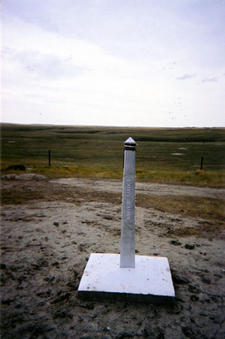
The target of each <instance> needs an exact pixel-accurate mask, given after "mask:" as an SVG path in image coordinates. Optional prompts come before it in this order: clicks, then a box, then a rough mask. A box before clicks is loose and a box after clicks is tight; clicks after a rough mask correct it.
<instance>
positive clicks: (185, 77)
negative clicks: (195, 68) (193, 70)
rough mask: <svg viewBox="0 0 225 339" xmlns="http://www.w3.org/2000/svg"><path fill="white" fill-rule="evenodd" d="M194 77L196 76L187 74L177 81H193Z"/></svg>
mask: <svg viewBox="0 0 225 339" xmlns="http://www.w3.org/2000/svg"><path fill="white" fill-rule="evenodd" d="M194 77H195V74H188V73H185V74H183V75H181V76H180V77H177V78H176V79H177V80H187V79H192V78H194Z"/></svg>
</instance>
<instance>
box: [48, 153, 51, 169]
mask: <svg viewBox="0 0 225 339" xmlns="http://www.w3.org/2000/svg"><path fill="white" fill-rule="evenodd" d="M48 166H49V167H51V150H48Z"/></svg>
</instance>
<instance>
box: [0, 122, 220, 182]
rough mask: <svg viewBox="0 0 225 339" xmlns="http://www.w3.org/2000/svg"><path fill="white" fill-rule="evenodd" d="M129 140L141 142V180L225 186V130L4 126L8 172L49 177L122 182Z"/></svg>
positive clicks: (138, 158) (138, 157) (138, 159)
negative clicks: (22, 169)
mask: <svg viewBox="0 0 225 339" xmlns="http://www.w3.org/2000/svg"><path fill="white" fill-rule="evenodd" d="M129 136H132V137H133V138H134V139H135V140H136V142H137V154H136V167H137V180H142V181H154V182H156V181H157V182H167V183H184V184H195V185H208V186H217V187H219V186H225V128H125V127H124V128H118V127H96V126H95V127H87V126H83V127H81V126H53V125H51V126H50V125H49V126H48V125H16V124H2V125H1V142H2V169H3V173H6V172H7V171H6V170H5V169H6V168H7V167H8V166H9V165H13V164H24V165H25V166H26V168H27V171H33V172H37V173H43V174H45V175H47V176H50V177H60V176H79V177H97V178H121V177H122V166H123V142H124V141H125V140H126V139H127V138H128V137H129ZM48 150H51V154H52V157H51V158H52V166H51V168H49V166H48ZM201 157H204V163H203V171H200V170H199V168H200V160H201Z"/></svg>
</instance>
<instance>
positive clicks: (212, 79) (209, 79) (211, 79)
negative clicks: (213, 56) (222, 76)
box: [202, 77, 218, 82]
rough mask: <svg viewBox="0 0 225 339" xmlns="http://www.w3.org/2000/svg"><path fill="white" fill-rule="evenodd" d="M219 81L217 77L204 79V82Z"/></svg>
mask: <svg viewBox="0 0 225 339" xmlns="http://www.w3.org/2000/svg"><path fill="white" fill-rule="evenodd" d="M217 81H218V78H217V77H211V78H205V79H202V82H217Z"/></svg>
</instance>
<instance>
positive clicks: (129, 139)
mask: <svg viewBox="0 0 225 339" xmlns="http://www.w3.org/2000/svg"><path fill="white" fill-rule="evenodd" d="M124 144H125V145H132V146H135V145H136V142H135V141H134V139H133V138H131V137H129V138H128V139H127V140H126V141H125V142H124Z"/></svg>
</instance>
